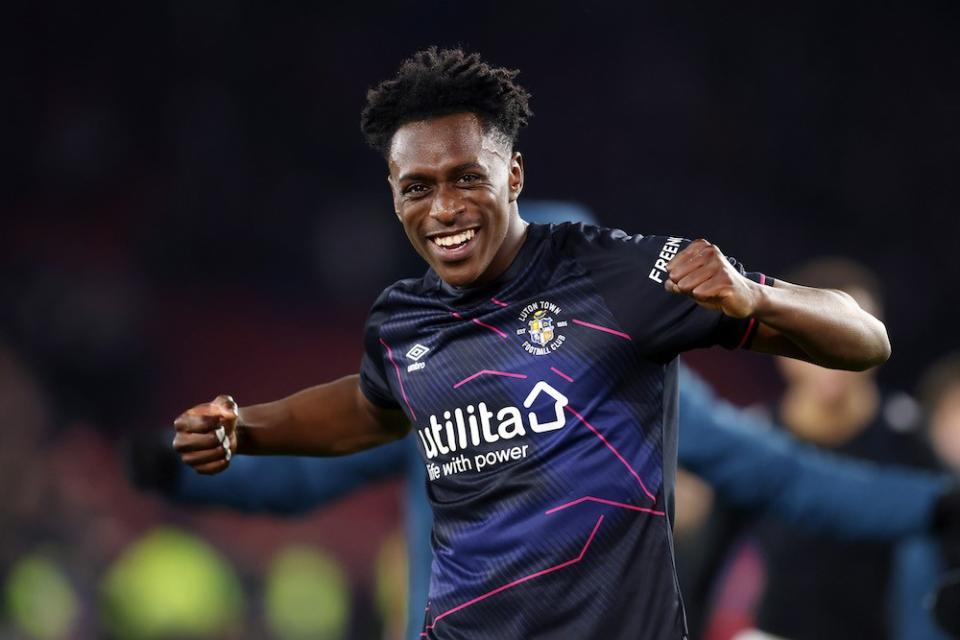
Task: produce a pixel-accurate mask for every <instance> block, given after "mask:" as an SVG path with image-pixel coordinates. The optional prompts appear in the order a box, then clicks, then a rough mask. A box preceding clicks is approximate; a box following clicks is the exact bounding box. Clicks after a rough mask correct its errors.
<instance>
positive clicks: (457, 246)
mask: <svg viewBox="0 0 960 640" xmlns="http://www.w3.org/2000/svg"><path fill="white" fill-rule="evenodd" d="M387 161H388V163H389V165H390V176H389V178H388V180H389V182H390V187H391V189H392V191H393V203H394V209H395V210H396V212H397V217H398V218H399V219H400V222H401V223H402V224H403V228H404V231H405V232H406V234H407V238H409V239H410V244H412V245H413V248H414V249H415V250H416V252H417V253H419V254H420V256H421V257H422V258H423V259H424V260H426V261H427V263H428V264H429V265H430V266H431V267H432V268H433V270H434V271H436V272H437V275H439V276H440V277H441V278H442V279H443V280H444V281H445V282H447V283H448V284H451V285H454V286H457V287H464V286H471V285H477V284H483V283H485V282H489V281H490V280H493V279H494V278H496V277H497V276H498V275H500V274H501V273H503V271H505V270H506V268H507V267H509V266H510V263H511V262H512V261H513V258H514V257H516V254H517V251H519V249H520V245H521V244H522V243H523V238H524V232H525V229H526V223H524V222H523V221H522V220H521V219H520V215H519V213H518V210H517V198H518V197H519V195H520V191H521V190H522V188H523V160H522V158H521V157H520V154H519V153H511V151H510V144H509V142H508V141H506V139H505V137H504V136H502V135H501V134H499V133H498V132H497V131H495V130H490V131H484V128H483V125H482V123H481V122H480V120H479V118H477V116H475V115H474V114H472V113H454V114H451V115H447V116H442V117H438V118H431V119H429V120H420V121H416V122H411V123H408V124H405V125H403V126H402V127H400V128H399V129H397V132H396V133H395V134H394V136H393V140H392V142H391V145H390V154H389V156H388V159H387Z"/></svg>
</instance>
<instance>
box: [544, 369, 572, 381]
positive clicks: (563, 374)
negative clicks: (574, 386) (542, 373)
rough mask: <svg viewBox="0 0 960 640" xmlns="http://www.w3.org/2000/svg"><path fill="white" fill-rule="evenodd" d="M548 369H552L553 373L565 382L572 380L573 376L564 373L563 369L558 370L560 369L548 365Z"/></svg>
mask: <svg viewBox="0 0 960 640" xmlns="http://www.w3.org/2000/svg"><path fill="white" fill-rule="evenodd" d="M550 371H553V372H554V373H555V374H557V375H558V376H560V377H561V378H563V379H564V380H566V381H567V382H573V378H571V377H570V376H568V375H567V374H565V373H564V372H563V371H560V369H557V368H556V367H550Z"/></svg>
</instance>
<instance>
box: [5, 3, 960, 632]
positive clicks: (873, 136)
mask: <svg viewBox="0 0 960 640" xmlns="http://www.w3.org/2000/svg"><path fill="white" fill-rule="evenodd" d="M958 14H960V7H958V5H957V4H955V3H940V4H924V3H899V4H897V3H882V5H879V6H876V5H872V4H867V3H864V4H862V5H859V6H858V3H824V4H816V3H802V4H799V3H798V4H795V5H791V6H789V7H787V6H782V5H779V4H771V5H752V6H749V7H748V6H739V7H731V6H729V5H728V4H725V3H724V4H714V5H706V6H694V5H693V4H692V3H680V4H677V3H657V4H649V3H634V4H633V5H632V6H627V3H621V4H615V3H610V4H604V3H576V4H574V3H569V4H567V3H503V4H500V3H496V2H486V3H481V4H463V3H445V2H424V3H420V4H418V5H416V6H397V5H394V3H385V2H365V3H336V4H335V5H333V6H329V5H325V4H323V3H312V4H311V5H309V6H307V5H302V4H301V5H296V6H295V5H294V4H292V3H291V4H283V3H259V4H257V3H232V2H223V1H212V2H167V3H153V4H149V5H143V4H141V3H128V4H124V5H114V6H109V7H108V6H105V5H104V6H97V5H91V4H88V3H66V2H63V3H56V2H39V3H30V2H14V3H12V4H8V5H6V6H5V8H4V10H3V18H2V19H0V51H2V52H3V53H2V55H0V69H2V71H3V73H2V77H3V79H4V83H3V84H4V86H3V96H4V100H3V106H2V107H0V109H2V113H3V117H2V118H0V140H2V144H3V149H4V153H3V160H2V162H3V179H2V184H3V188H2V192H0V211H2V223H0V225H2V226H0V265H2V267H0V407H2V411H0V437H2V443H3V444H2V447H0V484H2V486H3V487H4V488H5V497H4V500H3V501H2V502H0V580H2V583H0V587H2V593H3V608H2V611H3V616H2V618H0V638H21V637H32V638H68V637H70V638H74V637H75V638H100V637H116V638H139V637H170V638H173V637H212V638H234V637H244V638H263V637H290V638H299V637H312V638H317V637H326V638H343V639H354V640H359V639H369V638H395V637H398V636H397V635H396V634H397V633H398V631H397V630H398V629H400V628H402V624H401V623H399V622H397V620H396V618H397V617H398V616H399V615H400V614H399V613H398V612H402V610H403V605H402V604H398V598H399V597H400V596H399V595H398V594H399V593H401V592H402V590H403V584H404V581H405V577H404V564H403V563H404V559H403V545H402V541H401V540H400V537H399V536H400V535H401V533H400V531H401V526H400V523H401V510H402V505H401V504H400V500H399V498H400V491H399V489H398V487H397V486H396V485H395V484H392V483H385V484H381V485H378V486H376V487H373V488H371V489H370V490H368V491H365V492H363V493H362V494H359V495H357V496H355V497H352V498H350V499H348V500H345V501H341V502H339V503H337V504H336V505H334V506H332V507H330V508H327V509H323V510H321V511H319V512H317V513H314V514H312V515H310V516H308V517H305V518H300V519H295V520H280V519H274V518H267V517H249V516H240V515H237V514H235V513H231V512H228V511H226V510H209V509H207V510H189V509H185V508H178V507H176V506H173V505H170V504H167V503H165V502H163V501H161V500H159V499H157V498H154V497H151V496H148V495H145V494H142V493H140V492H137V491H136V490H135V489H133V488H132V487H131V486H130V485H129V483H128V482H127V480H126V479H125V474H124V471H123V465H122V461H121V459H120V457H119V456H118V453H117V448H116V444H117V442H118V441H119V440H120V439H121V438H122V437H124V435H125V434H128V433H129V432H130V431H132V430H142V429H150V428H158V427H162V426H165V425H167V424H168V423H169V422H171V421H172V419H173V417H174V416H176V415H177V414H178V413H179V412H180V411H181V410H182V409H183V408H185V407H187V406H189V405H192V404H194V403H196V402H199V401H202V400H205V399H207V398H209V397H212V396H213V395H215V394H216V393H220V392H229V393H232V394H234V395H235V396H236V397H237V398H238V399H239V400H240V401H241V402H242V403H251V402H256V401H262V400H267V399H270V398H273V397H275V396H278V395H280V394H285V393H287V392H290V391H293V390H296V389H298V388H300V387H302V386H306V385H309V384H312V383H315V382H318V381H323V380H327V379H329V378H331V377H334V376H338V375H341V374H345V373H348V372H351V371H354V370H355V369H356V366H357V364H358V362H359V355H360V330H361V327H362V322H363V318H364V315H365V313H366V310H367V307H368V306H369V304H370V303H371V302H372V300H373V299H374V298H375V296H376V294H377V292H378V291H379V290H380V289H381V288H382V287H383V286H385V285H387V284H389V283H390V282H392V281H393V280H395V279H398V278H400V277H408V276H412V275H418V274H420V273H421V272H422V270H423V267H422V265H421V263H420V262H419V258H417V257H416V256H415V255H414V254H413V252H412V251H411V250H410V249H409V247H408V246H407V243H406V239H405V237H404V236H403V234H402V232H401V229H400V227H399V225H398V224H397V223H396V221H395V219H394V217H393V213H392V207H391V202H390V199H389V194H388V190H387V186H386V184H385V180H384V177H385V169H384V166H383V164H382V160H381V159H380V158H379V157H377V155H376V154H375V153H373V152H371V151H369V150H368V149H366V148H365V147H364V145H363V143H362V140H361V136H360V133H359V125H358V119H359V110H360V107H361V105H362V103H363V99H364V93H365V91H366V89H367V88H368V87H369V86H370V85H372V84H374V83H375V82H376V81H378V80H380V79H382V78H384V77H386V76H388V75H389V74H391V73H392V72H393V71H394V69H395V68H396V66H397V64H398V63H399V61H400V60H401V59H402V58H403V57H405V56H407V55H409V54H411V53H412V52H414V51H415V50H417V49H419V48H422V47H424V46H426V45H429V44H439V45H456V44H461V45H463V46H464V47H466V48H469V49H471V50H477V51H480V52H481V53H483V55H484V56H485V57H487V58H488V59H490V60H491V61H492V62H495V63H497V64H500V65H506V66H512V67H517V68H520V69H521V70H522V75H521V76H520V80H521V81H522V82H523V84H524V85H525V86H526V87H527V88H528V89H529V90H530V91H531V92H532V94H533V103H532V104H533V109H534V111H535V112H536V117H535V119H534V120H533V123H532V125H531V126H530V127H529V129H528V130H527V131H525V132H524V133H523V134H522V136H521V150H522V151H523V152H524V154H525V157H526V167H527V183H526V188H525V192H524V197H529V198H540V199H560V200H571V201H576V202H579V203H582V204H583V205H585V206H587V207H589V208H590V209H591V210H592V211H594V212H595V213H596V214H597V216H598V217H599V218H600V220H601V221H602V222H603V223H605V224H607V225H611V226H619V227H622V228H624V229H627V230H629V231H633V232H643V233H667V234H679V235H686V236H694V237H700V236H702V237H706V238H709V239H711V240H712V241H714V242H716V243H717V244H718V245H719V246H720V247H721V248H723V249H724V251H725V252H726V253H728V254H730V255H734V256H737V257H738V258H740V259H741V260H743V261H744V263H745V264H746V265H747V266H748V267H750V268H753V269H762V270H764V271H766V272H767V273H771V274H773V275H776V274H777V273H778V272H782V271H783V270H785V269H787V268H789V267H790V266H791V265H793V264H795V263H796V262H798V261H800V260H802V259H804V258H808V257H812V256H814V255H821V254H834V255H836V254H840V255H845V256H849V257H852V258H854V259H856V260H859V261H860V262H862V263H864V264H866V265H868V266H869V267H870V268H872V269H874V270H875V271H876V272H877V273H878V274H879V275H880V277H881V278H882V281H883V283H884V284H885V286H886V289H887V291H886V294H887V308H888V312H887V318H886V320H887V326H888V329H889V332H890V335H891V339H892V343H893V348H894V355H893V358H892V359H891V360H890V362H889V363H888V364H887V365H885V366H884V367H883V369H882V371H881V372H880V380H881V382H882V384H883V385H884V386H886V387H889V388H899V389H905V390H911V389H912V388H913V386H914V384H915V382H916V378H917V376H918V374H919V372H920V371H922V370H923V368H924V367H925V366H926V365H927V364H928V363H929V362H931V361H932V360H933V359H934V358H935V357H936V356H937V355H938V354H940V353H942V352H944V351H948V350H953V349H957V348H958V347H960V334H958V332H957V318H958V310H960V286H957V282H958V281H960V261H958V259H957V247H958V234H960V187H958V181H957V170H958V166H960V84H958V82H957V79H958V78H960V40H958V38H957V33H958V31H960V20H958V17H960V15H958ZM522 211H523V205H522V201H521V212H522ZM690 362H692V363H693V364H694V365H695V366H696V367H697V368H698V369H700V370H701V371H702V372H704V373H705V374H706V375H707V377H708V378H709V379H710V380H711V381H712V382H713V383H714V384H715V385H716V386H717V388H718V390H719V391H720V392H721V393H723V394H724V395H726V396H727V397H730V398H732V399H733V400H734V401H736V402H738V403H740V404H749V403H754V402H768V401H770V400H771V399H772V398H773V397H775V395H776V393H777V392H778V390H779V384H780V383H779V382H778V378H777V376H776V374H775V373H774V371H773V368H772V365H771V364H770V363H769V362H768V361H766V360H764V359H762V358H759V357H754V356H751V355H749V354H729V353H725V352H715V351H710V352H703V353H699V354H695V355H693V356H692V357H691V358H690ZM721 371H722V372H724V374H723V375H718V372H721ZM184 576H189V577H188V578H186V579H185V578H184ZM170 625H173V626H170Z"/></svg>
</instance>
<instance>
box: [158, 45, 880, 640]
mask: <svg viewBox="0 0 960 640" xmlns="http://www.w3.org/2000/svg"><path fill="white" fill-rule="evenodd" d="M516 75H517V72H516V71H511V70H507V69H499V68H493V67H490V66H489V65H488V64H486V63H484V62H483V61H482V60H481V59H480V58H479V56H477V55H476V54H472V55H467V54H465V53H463V52H462V51H460V50H445V51H437V50H436V49H429V50H426V51H422V52H420V53H418V54H416V55H415V56H414V57H413V58H411V59H410V60H407V61H406V62H404V64H403V65H402V66H401V68H400V70H399V72H398V74H397V76H396V77H395V78H393V79H391V80H387V81H385V82H383V83H381V84H380V85H379V86H378V87H376V88H375V89H373V90H371V91H370V92H369V94H368V96H367V106H366V108H365V109H364V112H363V117H362V127H363V130H364V133H365V134H366V136H367V139H368V141H369V142H370V144H371V145H372V146H373V147H374V148H375V149H377V150H379V151H380V152H381V153H382V154H383V155H384V157H385V158H386V160H387V164H388V166H389V184H390V188H391V191H392V194H393V202H394V208H395V211H396V215H397V217H398V219H399V221H400V223H401V224H402V225H403V228H404V231H405V232H406V234H407V237H408V239H409V240H410V243H411V244H412V245H413V247H414V249H415V250H416V251H417V252H418V253H419V254H420V255H421V256H422V257H423V259H424V260H425V261H426V262H427V264H428V265H429V269H428V270H427V272H426V274H425V275H424V276H423V277H421V278H417V279H410V280H402V281H400V282H398V283H396V284H394V285H392V286H391V287H389V288H387V289H386V290H385V291H384V292H383V293H382V294H381V295H380V297H379V299H378V300H377V302H376V303H375V304H374V306H373V309H372V311H371V313H370V317H369V318H368V320H367V325H366V333H365V345H364V346H365V353H364V356H363V360H362V363H361V366H360V372H359V374H358V375H354V376H348V377H346V378H343V379H341V380H337V381H335V382H331V383H329V384H325V385H320V386H317V387H312V388H310V389H306V390H303V391H300V392H299V393H296V394H294V395H292V396H289V397H287V398H284V399H282V400H278V401H276V402H272V403H268V404H261V405H253V406H246V407H243V408H239V407H238V406H237V404H236V403H235V402H234V401H233V399H232V398H230V397H229V396H219V397H217V398H216V399H215V400H214V401H213V402H209V403H204V404H201V405H197V406H196V407H193V408H192V409H189V410H188V411H186V412H185V413H184V414H182V415H181V416H180V417H179V418H178V419H177V420H176V422H175V428H176V436H175V439H174V447H175V448H176V450H177V451H178V452H180V454H181V456H182V458H183V460H184V462H185V463H187V464H189V465H191V466H193V467H194V468H195V469H196V470H197V471H198V472H200V473H217V472H219V471H222V470H223V469H225V468H226V467H227V466H228V464H229V461H230V458H231V456H232V455H233V454H235V453H241V454H312V455H340V454H345V453H350V452H353V451H359V450H361V449H365V448H369V447H373V446H376V445H379V444H383V443H386V442H390V441H392V440H395V439H397V438H399V437H401V436H403V435H404V434H405V433H407V432H408V431H409V430H410V428H411V425H412V426H413V428H414V429H415V431H416V433H417V441H418V445H419V447H420V450H421V451H420V452H421V454H422V456H423V460H424V465H425V468H426V471H427V476H428V481H427V492H428V495H429V498H430V502H431V506H432V508H433V511H434V516H435V520H434V528H433V539H432V544H433V551H434V562H433V567H432V577H431V585H430V600H429V603H428V605H427V610H426V613H425V619H424V624H423V631H422V633H421V637H426V638H524V639H528V638H604V639H609V638H644V639H646V638H650V639H661V638H662V639H670V640H678V639H680V638H684V637H685V636H686V625H685V621H684V614H683V606H682V603H681V599H680V594H679V592H678V589H677V587H676V577H675V572H674V566H673V555H672V541H671V531H670V522H669V516H670V515H671V513H672V505H673V481H674V471H675V466H676V437H677V436H676V418H677V416H676V402H677V388H676V385H677V360H676V357H677V354H678V353H680V352H681V351H684V350H688V349H692V348H697V347H706V346H710V345H715V344H720V345H723V346H725V347H728V348H741V347H746V348H750V349H753V350H757V351H764V352H767V353H777V354H781V355H786V356H790V357H795V358H801V359H803V360H807V361H810V362H815V363H817V364H821V365H825V366H831V367H840V368H848V369H865V368H869V367H872V366H875V365H877V364H879V363H881V362H883V361H884V360H886V358H887V357H888V356H889V350H890V347H889V343H888V341H887V336H886V330H885V329H884V326H883V324H882V323H880V322H879V321H878V320H877V319H876V318H874V317H873V316H871V315H869V314H868V313H866V312H865V311H863V310H862V309H861V308H860V307H859V306H857V304H856V302H854V301H853V299H852V298H850V297H849V296H847V295H845V294H842V293H839V292H836V291H827V290H819V289H810V288H807V287H801V286H797V285H792V284H789V283H786V282H783V281H776V282H774V281H773V280H772V279H770V278H767V277H765V276H763V275H762V274H758V273H747V272H746V271H745V270H744V269H743V268H742V266H740V264H739V263H737V262H736V261H734V260H731V259H728V258H726V257H725V256H724V255H723V253H722V252H721V251H720V250H719V249H718V248H717V247H716V246H714V245H712V244H711V243H709V242H707V241H705V240H697V241H694V242H689V241H687V240H684V239H682V238H677V237H665V236H642V235H628V234H626V233H624V232H622V231H618V230H612V229H604V228H600V227H594V226H587V225H572V224H561V225H530V224H526V223H525V222H524V221H523V220H522V219H521V218H520V215H519V208H518V199H519V196H520V192H521V191H522V188H523V178H524V167H523V159H522V156H521V155H520V153H519V152H518V151H517V137H518V132H519V130H520V129H521V127H522V126H524V125H525V124H526V123H527V120H528V119H529V117H530V116H531V115H532V114H531V112H530V109H529V106H528V100H529V95H528V94H527V92H526V91H524V90H523V89H522V88H521V87H520V86H518V85H517V84H516V83H515V77H516Z"/></svg>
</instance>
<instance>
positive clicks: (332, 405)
mask: <svg viewBox="0 0 960 640" xmlns="http://www.w3.org/2000/svg"><path fill="white" fill-rule="evenodd" d="M174 427H175V428H176V437H175V438H174V441H173V446H174V449H176V451H177V452H178V453H179V454H180V456H181V458H182V459H183V461H184V462H185V463H186V464H188V465H190V466H192V467H193V468H194V469H195V470H196V471H198V472H199V473H204V474H210V473H219V472H220V471H223V470H224V469H226V468H227V466H228V465H229V463H230V458H231V457H232V454H233V453H244V454H251V455H270V454H273V455H277V454H282V455H315V456H338V455H344V454H348V453H354V452H357V451H362V450H364V449H369V448H371V447H375V446H377V445H380V444H385V443H387V442H392V441H393V440H397V439H399V438H401V437H403V435H404V434H406V433H407V432H408V431H409V429H410V425H409V423H408V421H407V419H406V417H405V416H404V415H403V413H402V412H401V411H399V410H396V409H385V408H382V407H379V406H377V405H375V404H373V403H372V402H370V400H368V399H367V397H366V396H365V395H364V394H363V392H362V391H361V390H360V384H359V376H357V375H352V376H347V377H345V378H341V379H340V380H336V381H334V382H331V383H328V384H323V385H318V386H316V387H310V388H309V389H304V390H303V391H300V392H297V393H295V394H293V395H291V396H288V397H286V398H283V399H282V400H277V401H275V402H269V403H266V404H258V405H252V406H249V407H243V408H240V407H239V406H238V405H237V403H236V402H234V401H233V399H232V398H231V397H229V396H218V397H217V398H216V399H215V400H214V401H213V402H209V403H205V404H200V405H197V406H195V407H193V408H192V409H188V410H187V411H185V412H184V413H183V414H181V415H180V417H178V418H177V419H176V420H175V421H174Z"/></svg>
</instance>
